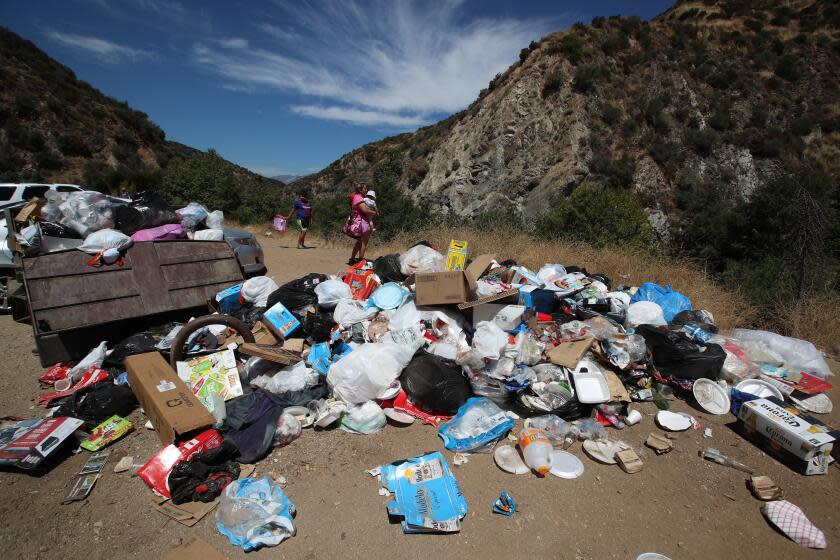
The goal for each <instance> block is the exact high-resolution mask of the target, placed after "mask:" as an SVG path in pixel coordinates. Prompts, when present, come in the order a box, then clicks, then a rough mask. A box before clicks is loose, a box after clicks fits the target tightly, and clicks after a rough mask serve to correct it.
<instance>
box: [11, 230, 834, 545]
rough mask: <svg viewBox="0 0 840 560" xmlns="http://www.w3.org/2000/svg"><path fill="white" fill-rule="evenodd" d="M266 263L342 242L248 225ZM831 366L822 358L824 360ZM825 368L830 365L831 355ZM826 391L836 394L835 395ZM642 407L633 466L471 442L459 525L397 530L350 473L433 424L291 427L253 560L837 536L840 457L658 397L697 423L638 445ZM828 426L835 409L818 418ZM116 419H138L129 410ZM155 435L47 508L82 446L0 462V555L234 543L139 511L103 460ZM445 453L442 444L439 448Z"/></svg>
mask: <svg viewBox="0 0 840 560" xmlns="http://www.w3.org/2000/svg"><path fill="white" fill-rule="evenodd" d="M260 242H261V243H262V244H263V245H264V247H265V250H266V257H267V262H268V266H269V270H270V272H269V274H270V275H271V276H274V278H275V279H276V280H277V281H278V282H282V281H285V280H289V279H292V278H296V277H299V276H301V275H303V274H305V273H307V272H312V271H317V272H323V273H336V272H338V271H340V270H342V269H344V268H346V265H345V264H343V263H344V262H345V261H346V259H347V257H348V253H349V246H345V245H344V244H340V245H337V246H336V245H331V246H323V245H322V246H320V247H317V248H315V249H311V250H307V251H299V250H296V249H293V248H290V247H293V240H292V239H291V238H289V239H288V240H285V239H276V238H270V239H269V238H265V237H262V236H260ZM0 339H2V340H3V341H4V342H3V360H2V365H0V372H2V375H1V376H0V379H2V385H0V386H2V388H3V390H2V391H0V415H11V414H15V415H20V416H25V417H39V416H41V415H42V414H43V411H42V410H41V409H40V408H37V407H36V406H35V405H34V402H33V401H34V397H35V396H36V395H37V394H38V392H39V389H38V384H37V377H38V375H40V373H41V370H42V368H41V367H40V366H39V364H38V360H37V357H36V356H35V354H33V352H32V348H33V343H32V337H31V331H30V329H29V327H28V326H26V325H19V324H16V323H13V322H12V321H11V319H9V318H8V317H0ZM833 365H834V366H837V364H833ZM837 369H838V370H840V368H837ZM830 395H831V397H832V399H833V400H834V401H835V402H837V403H840V392H838V391H837V390H833V391H832V392H831V394H830ZM634 407H635V408H637V409H639V410H640V411H641V412H642V413H643V415H644V419H643V420H642V422H641V423H640V424H638V425H636V426H633V427H631V428H628V429H627V430H625V431H623V432H622V433H621V434H617V433H615V432H613V433H614V435H615V437H619V436H620V437H621V439H624V440H625V441H627V442H628V443H630V444H632V445H633V446H634V447H637V448H638V449H644V452H643V454H642V460H643V461H644V463H645V466H644V470H643V471H642V472H641V473H639V474H636V475H627V474H624V473H623V472H622V471H621V470H619V468H618V467H616V466H605V465H600V464H596V463H594V462H593V461H592V460H590V459H589V458H587V457H586V456H585V455H584V454H583V452H582V450H581V448H580V446H579V444H575V446H574V447H573V448H572V452H573V453H574V454H575V455H577V456H578V457H580V458H581V460H582V461H583V463H584V465H585V467H586V471H585V472H584V474H583V476H581V477H580V478H579V479H576V480H561V479H558V478H554V477H548V478H545V479H538V478H536V477H534V476H532V475H523V476H514V475H508V474H505V473H504V472H502V471H500V470H499V469H498V468H497V467H496V466H495V465H494V463H493V458H492V456H491V455H471V456H470V460H469V463H468V464H466V465H463V466H460V467H453V468H454V473H455V476H456V477H457V479H458V482H459V484H460V487H461V490H462V492H463V494H464V496H465V497H466V499H467V502H468V504H469V513H468V514H467V516H466V518H465V519H464V522H463V527H462V530H461V532H460V533H459V534H456V535H448V536H443V535H404V534H403V533H402V531H401V530H400V528H399V525H395V524H389V522H388V517H387V515H386V512H385V506H384V504H385V502H386V501H387V500H388V498H385V497H382V496H379V495H378V493H377V485H376V483H375V481H374V480H373V479H371V478H370V477H369V476H368V475H366V474H365V470H366V469H369V468H371V467H374V466H377V465H381V464H384V463H388V462H392V461H395V460H399V459H404V458H407V457H411V456H415V455H419V454H422V453H424V452H428V451H435V450H443V446H442V445H441V442H440V439H439V438H438V437H437V432H436V430H435V429H433V428H431V427H429V426H422V425H419V424H418V423H415V424H414V425H412V426H410V427H408V428H395V427H391V426H389V427H387V428H386V429H385V430H383V431H381V432H379V433H377V434H374V435H370V436H361V435H351V434H348V433H344V432H342V431H340V430H328V431H320V432H314V431H312V430H311V429H307V430H305V431H304V433H303V435H302V437H301V438H300V439H299V440H297V441H295V442H294V443H292V444H291V445H290V446H288V447H285V448H281V449H277V450H275V451H274V452H273V453H272V454H271V455H270V456H269V457H268V458H266V459H264V460H263V461H262V462H260V463H259V464H258V466H257V471H256V473H255V476H263V475H269V476H280V475H282V476H284V477H286V479H287V480H288V484H287V485H286V488H285V490H286V493H287V494H288V496H289V497H290V499H291V500H292V501H293V502H294V504H295V505H296V506H297V509H298V516H297V519H296V522H295V524H296V526H297V535H296V536H295V537H293V538H291V539H289V540H288V541H286V542H284V543H282V544H281V545H279V546H278V547H276V548H269V549H265V550H262V551H260V552H257V553H252V554H251V555H250V556H249V557H251V558H253V557H256V558H277V557H282V558H306V559H310V558H311V559H318V560H322V559H330V558H339V559H348V558H364V559H367V560H369V559H373V558H377V559H378V558H389V559H413V558H434V559H444V558H457V559H465V558H482V557H483V558H497V559H513V558H517V559H518V558H553V559H557V558H559V559H606V558H616V559H628V558H629V559H633V558H636V556H637V555H638V554H640V553H642V552H647V551H656V552H659V553H661V554H665V555H667V556H669V557H671V558H673V559H674V560H677V559H692V558H696V559H703V560H707V559H709V558H730V557H738V558H768V559H769V558H828V557H834V556H835V555H836V554H837V553H836V548H837V547H838V546H840V513H838V509H837V504H838V503H840V469H838V468H837V467H836V466H832V467H831V469H830V471H829V474H828V475H826V476H813V477H806V476H802V475H799V474H796V473H794V472H792V471H791V470H789V469H788V468H787V467H785V466H783V465H781V464H780V463H778V462H777V461H775V460H774V459H772V458H770V457H768V456H766V455H765V454H764V453H762V452H761V451H759V450H758V449H757V448H755V447H754V446H753V445H751V444H750V443H748V442H746V441H745V440H743V439H742V438H741V437H740V436H739V435H737V434H736V433H735V432H733V430H732V428H733V426H734V425H735V424H734V418H733V417H732V416H731V415H727V416H724V417H713V416H709V415H708V414H705V413H701V412H698V411H697V410H695V409H693V408H692V407H691V406H690V405H688V404H687V403H684V402H675V403H674V405H673V409H674V410H677V411H686V412H690V413H691V414H694V415H695V416H696V417H697V418H698V419H699V420H700V423H701V424H702V425H703V427H710V428H711V429H712V433H713V435H712V438H711V439H704V438H703V436H702V430H700V431H694V430H690V431H688V432H684V433H682V434H679V435H678V439H677V441H676V450H675V451H673V452H671V453H670V454H668V455H664V456H661V457H657V456H655V455H654V454H653V453H652V452H650V451H649V450H647V449H646V448H644V447H643V446H642V442H643V441H644V440H645V438H646V437H647V436H648V434H650V433H651V432H659V430H658V429H657V428H656V427H655V425H654V422H653V416H652V415H653V414H654V413H655V407H654V406H653V405H652V404H647V405H641V406H637V405H634ZM824 418H825V419H826V420H827V421H828V422H830V423H832V424H834V425H840V414H839V413H838V412H837V409H835V412H834V413H832V414H830V415H827V416H825V417H824ZM131 419H132V420H133V421H135V423H136V424H137V425H139V426H142V424H143V422H144V419H143V418H142V416H141V414H140V413H139V411H138V412H135V413H134V414H133V415H132V417H131ZM706 445H709V446H714V447H716V448H718V449H720V450H722V451H723V452H725V453H729V454H731V455H733V456H734V457H736V458H739V459H740V460H742V461H743V462H744V463H746V464H748V465H750V466H752V467H754V468H755V469H756V470H757V472H758V473H760V474H766V475H769V476H770V477H772V478H773V479H774V480H775V481H776V482H777V483H778V484H779V485H780V486H781V487H782V488H783V489H784V490H785V494H786V498H787V499H789V500H790V501H792V502H793V503H795V504H797V505H798V506H799V507H801V508H802V509H803V510H804V511H805V513H806V514H807V515H808V516H809V517H810V519H811V520H812V521H813V522H814V523H815V524H816V525H817V526H818V527H820V528H821V529H822V530H823V531H824V532H825V534H826V537H827V539H828V543H829V549H828V550H827V551H811V550H807V549H803V548H801V547H799V546H798V545H796V544H795V543H793V542H791V541H790V540H788V539H787V538H785V537H784V536H782V535H781V534H779V533H777V532H776V531H774V530H773V529H772V528H771V527H770V526H769V525H768V523H767V522H765V520H764V518H763V516H762V515H761V513H760V511H759V508H760V505H761V504H760V502H758V501H757V500H755V499H754V498H753V497H752V496H751V495H750V493H749V491H748V490H747V488H746V486H745V476H744V475H743V474H742V473H740V472H739V471H736V470H733V469H729V468H726V467H722V466H719V465H716V464H711V463H708V462H704V461H703V460H702V459H700V458H699V457H698V455H697V451H698V449H699V448H701V447H702V446H706ZM159 447H160V443H159V440H158V438H157V435H156V434H155V433H154V432H151V431H147V430H144V429H142V428H140V429H139V430H138V431H136V432H135V433H134V434H132V435H130V436H128V437H127V438H126V439H124V440H123V441H121V442H119V443H117V444H115V446H114V452H113V454H112V456H111V460H110V461H109V464H108V466H106V468H105V471H104V475H103V476H102V477H101V479H100V480H99V482H98V483H97V485H96V487H95V488H94V490H93V492H92V494H91V496H90V497H89V498H88V499H87V501H84V502H80V503H75V504H71V505H60V501H61V499H62V497H63V496H64V495H65V493H66V492H67V489H68V485H69V484H70V482H71V480H72V478H73V475H74V473H76V472H78V470H79V469H80V468H81V466H82V464H83V463H84V460H85V457H86V455H87V453H86V452H84V453H81V454H79V455H77V456H74V457H70V458H69V459H67V460H66V461H64V462H63V463H61V464H59V465H58V466H56V467H55V468H54V469H53V470H52V471H50V472H49V473H47V474H44V475H43V476H40V477H36V476H30V475H27V474H24V473H20V472H2V473H0V520H2V523H1V524H0V525H2V526H0V550H3V553H2V555H0V556H2V558H26V559H32V558H55V559H62V560H67V559H72V558H86V559H91V560H93V559H105V558H137V559H140V558H142V559H148V558H159V557H160V556H161V555H162V554H163V553H164V552H165V551H166V550H167V549H169V548H170V547H172V546H174V545H177V544H179V543H180V542H181V541H182V540H184V539H187V538H188V537H190V536H191V535H193V534H197V535H199V536H200V537H201V538H203V539H205V540H206V541H207V542H209V543H210V544H211V545H212V546H213V547H214V548H215V549H216V550H218V551H219V552H221V553H223V554H225V555H227V556H229V557H232V558H244V557H245V555H244V554H243V553H242V552H241V551H239V550H238V549H234V548H233V547H232V546H230V545H229V544H228V542H227V541H226V539H224V538H223V537H222V536H221V535H220V534H219V533H218V532H217V531H216V529H215V522H214V517H213V514H211V515H209V516H207V517H206V518H204V520H202V521H201V522H200V523H199V524H198V525H196V526H195V527H193V528H187V527H184V526H182V525H180V524H178V523H176V522H174V521H171V520H168V518H166V517H164V516H163V515H161V514H159V513H157V512H156V511H154V510H153V509H152V506H151V501H152V493H151V492H150V491H149V490H148V488H146V486H145V484H144V483H143V482H142V481H141V480H140V479H138V478H136V477H130V476H129V474H128V473H122V474H115V473H114V472H113V466H114V465H115V464H116V462H117V461H118V460H119V459H120V458H121V457H123V456H124V455H132V456H134V457H135V461H136V462H145V461H146V460H148V458H149V457H151V455H152V454H153V453H155V452H156V451H157V450H158V448H159ZM444 454H445V455H446V457H447V459H448V461H449V463H450V466H451V465H452V464H453V463H452V454H451V453H449V452H447V451H444ZM501 490H507V491H508V492H510V494H511V495H512V496H513V497H514V498H515V499H516V502H517V505H518V507H519V508H520V510H521V511H519V512H518V513H516V514H515V515H514V516H513V517H512V518H507V517H502V516H499V515H494V514H492V513H491V505H492V503H493V501H494V500H495V499H496V498H497V497H498V494H499V492H500V491H501Z"/></svg>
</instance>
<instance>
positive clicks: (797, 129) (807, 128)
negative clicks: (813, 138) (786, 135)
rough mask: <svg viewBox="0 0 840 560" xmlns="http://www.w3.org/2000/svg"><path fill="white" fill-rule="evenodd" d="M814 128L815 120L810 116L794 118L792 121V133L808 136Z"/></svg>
mask: <svg viewBox="0 0 840 560" xmlns="http://www.w3.org/2000/svg"><path fill="white" fill-rule="evenodd" d="M812 128H814V121H813V120H812V119H811V118H810V117H808V116H802V117H799V118H796V119H793V121H791V123H790V131H791V133H793V134H795V135H797V136H806V135H807V134H809V133H810V132H811V129H812Z"/></svg>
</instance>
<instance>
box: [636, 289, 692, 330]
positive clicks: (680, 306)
mask: <svg viewBox="0 0 840 560" xmlns="http://www.w3.org/2000/svg"><path fill="white" fill-rule="evenodd" d="M637 301H652V302H653V303H655V304H657V305H659V307H661V308H662V313H663V314H664V315H665V320H666V321H668V322H669V323H670V322H671V321H672V320H673V319H674V316H675V315H676V314H677V313H679V312H680V311H691V309H692V308H691V300H690V299H688V298H687V297H686V296H684V295H683V294H681V293H679V292H675V291H674V289H673V288H671V285H670V284H667V285H666V286H665V287H664V288H663V287H662V286H660V285H659V284H656V283H655V282H645V283H644V284H642V285H641V286H639V290H638V291H637V292H636V293H635V294H633V297H631V298H630V303H636V302H637Z"/></svg>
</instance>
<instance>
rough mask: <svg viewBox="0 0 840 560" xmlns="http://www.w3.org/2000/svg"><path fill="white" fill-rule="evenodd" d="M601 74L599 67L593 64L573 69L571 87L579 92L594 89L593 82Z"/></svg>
mask: <svg viewBox="0 0 840 560" xmlns="http://www.w3.org/2000/svg"><path fill="white" fill-rule="evenodd" d="M600 76H601V68H600V67H599V66H597V65H595V64H585V65H583V66H578V67H577V68H576V69H575V78H574V80H573V81H572V89H574V90H575V91H577V92H579V93H587V92H589V91H592V90H593V89H595V82H596V81H597V80H598V78H600Z"/></svg>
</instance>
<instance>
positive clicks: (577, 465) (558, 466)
mask: <svg viewBox="0 0 840 560" xmlns="http://www.w3.org/2000/svg"><path fill="white" fill-rule="evenodd" d="M549 472H551V474H553V475H554V476H556V477H559V478H577V477H579V476H580V475H582V474H583V463H581V462H580V459H578V458H577V457H575V456H574V455H572V454H571V453H569V452H568V451H562V450H560V449H558V450H556V451H555V452H554V453H553V454H552V456H551V470H550V471H549Z"/></svg>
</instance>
